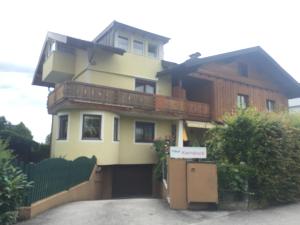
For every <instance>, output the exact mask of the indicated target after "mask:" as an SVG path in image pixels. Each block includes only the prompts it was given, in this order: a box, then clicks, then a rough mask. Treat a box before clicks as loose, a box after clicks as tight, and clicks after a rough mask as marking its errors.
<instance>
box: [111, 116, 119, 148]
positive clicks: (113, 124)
mask: <svg viewBox="0 0 300 225" xmlns="http://www.w3.org/2000/svg"><path fill="white" fill-rule="evenodd" d="M115 118H117V119H119V126H118V140H117V141H115V140H114V138H115ZM120 127H121V119H120V116H113V120H112V128H113V129H112V142H113V143H119V142H120V140H121V135H120V134H121V128H120Z"/></svg>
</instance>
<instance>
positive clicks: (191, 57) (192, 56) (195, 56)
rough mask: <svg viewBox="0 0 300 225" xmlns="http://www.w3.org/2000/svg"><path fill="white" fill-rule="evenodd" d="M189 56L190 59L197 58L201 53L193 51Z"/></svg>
mask: <svg viewBox="0 0 300 225" xmlns="http://www.w3.org/2000/svg"><path fill="white" fill-rule="evenodd" d="M189 56H190V59H197V58H199V57H200V56H201V53H200V52H195V53H193V54H191V55H189Z"/></svg>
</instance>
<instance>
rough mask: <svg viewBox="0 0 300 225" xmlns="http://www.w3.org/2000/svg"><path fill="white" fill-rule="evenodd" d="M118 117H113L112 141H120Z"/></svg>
mask: <svg viewBox="0 0 300 225" xmlns="http://www.w3.org/2000/svg"><path fill="white" fill-rule="evenodd" d="M119 134H120V118H119V117H114V137H113V141H120V135H119Z"/></svg>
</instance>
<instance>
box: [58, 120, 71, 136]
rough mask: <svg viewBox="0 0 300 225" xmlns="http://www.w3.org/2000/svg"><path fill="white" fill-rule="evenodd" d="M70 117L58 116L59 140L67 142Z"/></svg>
mask: <svg viewBox="0 0 300 225" xmlns="http://www.w3.org/2000/svg"><path fill="white" fill-rule="evenodd" d="M68 121H69V117H68V115H60V116H58V124H59V125H58V140H66V139H67V137H68Z"/></svg>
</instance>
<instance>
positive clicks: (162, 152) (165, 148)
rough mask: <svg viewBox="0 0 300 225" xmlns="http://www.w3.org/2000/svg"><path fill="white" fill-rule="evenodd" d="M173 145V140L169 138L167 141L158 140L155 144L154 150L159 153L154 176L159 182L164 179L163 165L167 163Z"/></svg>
mask: <svg viewBox="0 0 300 225" xmlns="http://www.w3.org/2000/svg"><path fill="white" fill-rule="evenodd" d="M171 143H172V140H171V139H169V138H166V139H157V140H154V142H153V148H154V150H155V151H156V153H157V156H158V161H157V163H156V165H155V168H154V175H155V178H156V179H158V180H161V179H162V175H163V174H162V173H163V172H162V171H163V164H164V163H165V161H166V159H167V155H168V152H169V148H170V145H171Z"/></svg>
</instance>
